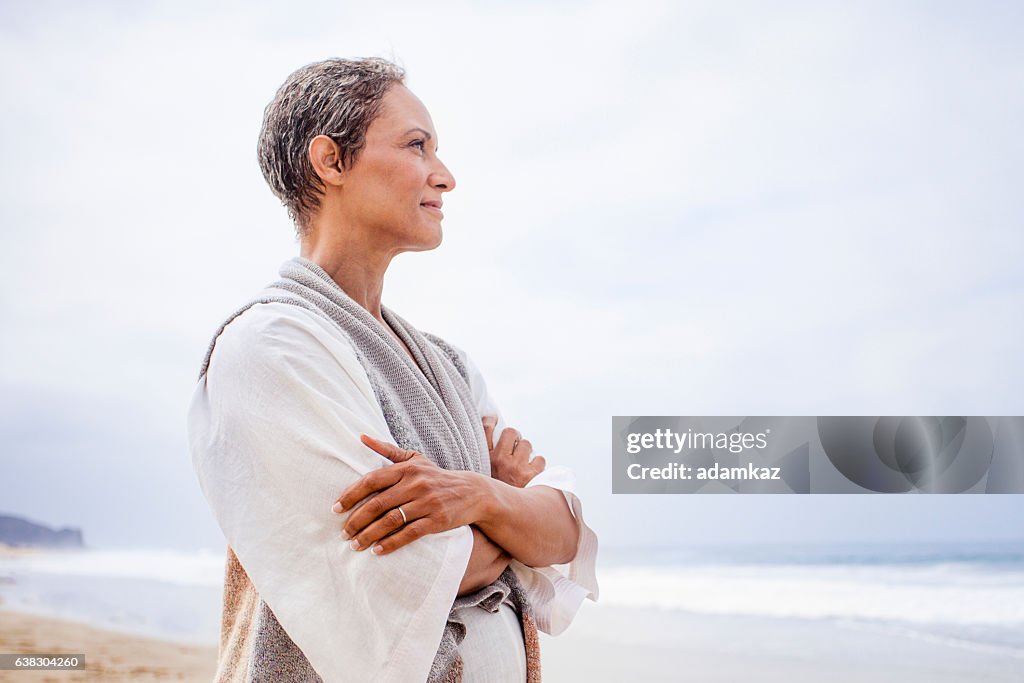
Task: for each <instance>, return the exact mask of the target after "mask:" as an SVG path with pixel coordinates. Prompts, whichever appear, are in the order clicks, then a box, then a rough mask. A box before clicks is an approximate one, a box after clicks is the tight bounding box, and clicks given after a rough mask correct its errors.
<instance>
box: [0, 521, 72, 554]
mask: <svg viewBox="0 0 1024 683" xmlns="http://www.w3.org/2000/svg"><path fill="white" fill-rule="evenodd" d="M0 543H3V544H5V545H9V546H14V547H19V546H21V547H24V546H33V547H40V548H81V547H83V545H84V544H83V543H82V531H81V529H71V528H68V527H65V528H63V529H51V528H50V527H47V526H43V525H42V524H36V523H35V522H30V521H28V520H27V519H22V518H21V517H12V516H10V515H0Z"/></svg>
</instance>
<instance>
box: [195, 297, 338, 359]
mask: <svg viewBox="0 0 1024 683" xmlns="http://www.w3.org/2000/svg"><path fill="white" fill-rule="evenodd" d="M307 352H315V353H324V352H327V353H329V354H331V355H334V356H338V357H339V358H349V357H352V358H354V357H355V349H354V347H353V346H352V343H351V341H350V340H349V339H348V337H347V336H346V335H345V333H344V332H342V330H341V329H340V328H338V327H337V325H334V324H333V323H332V322H331V321H329V320H327V319H325V318H323V317H322V316H321V315H319V314H317V313H313V312H312V311H309V310H306V309H304V308H302V307H301V306H296V305H294V304H288V303H281V302H276V301H275V302H269V303H257V304H253V305H252V306H250V307H249V308H247V309H245V310H244V311H243V312H242V313H240V314H239V315H237V316H235V317H234V318H233V319H232V320H231V321H230V322H229V323H228V324H227V325H226V326H225V327H224V329H223V331H222V332H221V333H220V336H219V337H218V338H217V339H216V344H215V346H214V353H213V357H212V358H211V364H212V363H213V362H214V361H215V360H217V361H219V360H222V359H223V358H224V357H225V356H228V355H236V354H245V355H252V356H254V357H256V358H274V357H276V356H279V355H285V356H288V355H295V354H296V353H307Z"/></svg>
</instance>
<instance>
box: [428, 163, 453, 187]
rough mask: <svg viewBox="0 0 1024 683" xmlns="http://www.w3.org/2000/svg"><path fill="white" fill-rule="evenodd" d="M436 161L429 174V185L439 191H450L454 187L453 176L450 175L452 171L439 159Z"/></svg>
mask: <svg viewBox="0 0 1024 683" xmlns="http://www.w3.org/2000/svg"><path fill="white" fill-rule="evenodd" d="M436 163H437V165H436V167H435V168H434V170H433V172H431V174H430V178H429V182H430V186H431V187H433V188H434V189H435V190H440V191H441V192H451V191H452V190H454V189H455V176H453V175H452V172H451V171H449V170H448V167H447V166H445V165H444V164H443V163H442V162H441V160H440V159H437V162H436Z"/></svg>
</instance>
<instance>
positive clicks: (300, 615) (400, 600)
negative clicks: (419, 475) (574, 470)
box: [188, 303, 598, 682]
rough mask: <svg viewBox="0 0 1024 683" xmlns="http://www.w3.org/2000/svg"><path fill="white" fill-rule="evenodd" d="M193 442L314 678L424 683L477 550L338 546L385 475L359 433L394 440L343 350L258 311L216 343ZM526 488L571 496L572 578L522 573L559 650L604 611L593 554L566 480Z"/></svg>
mask: <svg viewBox="0 0 1024 683" xmlns="http://www.w3.org/2000/svg"><path fill="white" fill-rule="evenodd" d="M459 353H460V356H462V357H463V358H464V360H465V361H466V367H467V370H468V372H469V375H470V387H471V389H472V392H473V396H474V400H476V402H477V407H478V408H479V411H480V413H481V414H482V415H495V416H497V417H498V418H499V420H500V417H501V416H500V414H499V413H498V411H497V406H496V405H495V404H494V402H493V401H492V400H491V398H490V396H489V395H488V393H487V390H486V385H485V383H484V382H483V378H482V377H481V375H480V372H479V370H477V369H476V367H475V366H474V365H473V364H472V363H471V362H470V360H469V359H468V358H466V357H465V354H464V353H462V352H461V351H460V352H459ZM503 426H504V424H503V423H502V422H500V421H499V431H498V432H497V433H500V429H501V428H503ZM188 428H189V442H190V448H191V451H192V457H193V464H194V466H195V469H196V472H197V474H198V476H199V481H200V485H201V486H202V488H203V492H204V494H205V495H206V497H207V500H208V501H209V503H210V506H211V508H212V510H213V513H214V516H215V517H216V519H217V522H218V523H219V524H220V526H221V529H222V530H223V531H224V534H225V537H226V538H227V540H228V544H229V546H230V547H231V548H232V549H233V550H234V552H235V554H236V556H237V558H238V560H239V562H240V564H241V565H242V566H243V567H244V569H245V573H246V574H247V575H248V577H249V579H250V580H251V581H252V584H253V586H254V587H255V589H256V591H257V592H258V593H259V596H260V597H261V598H262V599H263V601H265V602H266V604H267V605H268V606H269V607H270V608H271V609H272V611H273V613H274V616H275V617H276V618H277V621H278V622H279V623H280V625H281V627H282V628H283V629H284V630H285V631H286V633H287V634H288V636H289V637H290V638H291V640H292V641H293V642H294V643H295V644H296V645H297V646H298V647H299V649H301V650H302V653H303V654H304V655H305V656H306V658H307V659H308V661H309V663H310V665H311V666H312V667H313V668H314V669H315V670H316V672H317V673H318V674H319V675H320V676H321V677H322V678H323V679H324V680H325V681H341V680H381V681H403V682H405V681H418V680H425V679H426V677H427V672H428V671H429V670H430V665H431V662H432V661H433V658H434V655H435V653H436V650H437V646H438V643H439V642H440V638H441V635H442V633H443V631H444V628H445V623H446V620H447V617H448V614H449V611H450V609H451V606H452V603H453V602H454V600H455V597H456V593H457V590H458V585H459V583H460V581H461V578H462V575H463V574H464V572H465V567H466V564H467V563H468V559H469V554H470V551H471V549H472V535H471V533H470V532H469V529H468V527H461V528H459V529H453V530H451V531H448V532H445V533H441V534H434V535H430V536H427V537H425V538H422V539H420V540H418V541H416V542H414V543H412V544H410V545H408V546H406V547H404V548H402V549H400V550H399V551H397V552H395V553H392V554H390V555H386V556H383V557H377V556H375V555H373V554H371V553H369V552H366V551H363V552H356V551H353V550H351V549H350V548H349V547H348V544H347V543H345V542H344V541H342V539H341V538H340V537H339V534H338V532H339V529H340V527H341V524H342V523H343V522H344V516H339V515H336V514H334V513H332V512H331V510H330V507H331V504H332V503H333V501H334V500H335V499H336V498H337V496H338V495H339V494H340V492H341V491H342V490H344V488H346V487H347V486H349V485H350V484H352V483H353V482H355V481H356V480H357V479H358V478H360V477H361V476H362V475H364V474H366V473H367V472H369V471H370V470H372V469H375V468H378V467H384V466H387V465H389V464H390V463H389V462H388V461H387V460H385V459H384V458H382V457H381V456H379V455H378V454H376V453H374V452H373V451H372V450H370V449H369V448H367V447H365V446H364V445H363V444H362V443H361V442H360V441H359V434H360V433H365V434H369V435H371V436H373V437H376V438H378V439H382V440H385V441H390V433H389V431H388V427H387V424H386V422H385V419H384V416H383V414H382V413H381V410H380V407H379V404H378V402H377V399H376V397H375V396H374V392H373V389H372V387H371V385H370V381H369V378H368V377H367V376H366V372H365V370H364V369H363V367H362V365H361V364H360V362H359V360H358V359H357V358H356V355H355V351H354V349H353V348H352V346H351V343H350V342H349V341H348V340H347V338H346V337H345V336H344V335H343V334H341V333H340V332H339V331H338V330H337V329H334V327H333V326H332V325H331V324H330V323H329V322H328V321H326V320H324V319H322V318H321V317H319V316H317V315H315V314H313V313H311V312H309V311H306V310H304V309H302V308H300V307H297V306H293V305H289V304H282V303H265V304H256V305H254V306H252V307H251V308H249V309H248V310H247V311H246V312H244V313H243V314H241V315H240V316H238V317H237V318H235V319H234V320H233V321H232V322H231V323H230V324H229V325H228V326H227V327H225V329H224V331H223V333H222V334H221V335H220V337H219V340H218V342H217V346H216V347H215V349H214V352H213V356H212V357H211V362H210V366H209V368H208V370H207V373H206V375H205V377H204V378H203V379H202V380H200V382H199V383H198V385H197V387H196V389H195V392H194V394H193V398H192V402H191V405H190V407H189V415H188ZM530 485H531V486H535V485H547V486H552V487H554V488H558V489H561V490H562V491H563V492H564V493H565V497H566V501H567V502H568V504H569V507H570V509H571V510H572V512H573V514H574V515H575V517H576V519H577V520H578V521H579V523H580V535H579V540H578V549H577V556H576V558H575V559H574V560H573V562H572V563H570V564H569V565H567V566H564V567H559V568H556V567H545V568H537V569H534V568H529V567H525V566H524V565H522V564H520V563H518V562H513V565H512V566H513V570H514V571H515V573H516V576H517V577H518V578H519V579H520V581H521V583H522V585H523V589H524V591H525V592H526V594H527V597H528V598H529V600H530V603H531V605H532V606H533V607H534V612H535V617H536V620H537V627H538V628H539V629H540V630H542V631H544V632H546V633H549V634H553V635H554V634H557V633H560V632H561V631H563V630H564V629H565V628H566V627H567V626H568V624H569V623H570V622H571V620H572V618H573V616H574V615H575V613H576V611H577V610H578V608H579V605H580V603H581V602H582V600H583V599H584V598H585V597H589V598H590V599H592V600H596V599H597V595H598V587H597V581H596V577H595V572H594V564H595V558H596V550H597V539H596V535H595V534H594V532H593V531H592V530H591V529H590V528H589V527H587V526H586V524H585V523H584V522H583V516H582V506H581V503H580V501H579V499H578V498H577V497H576V495H575V494H574V493H573V492H572V488H573V481H572V474H571V472H569V471H568V470H567V469H565V468H559V467H556V466H550V465H549V466H548V468H547V469H546V470H545V472H544V473H542V474H541V475H538V476H537V477H535V478H534V480H533V481H531V482H530ZM222 645H223V642H222ZM224 655H225V653H223V652H222V665H223V664H224V662H223V659H224Z"/></svg>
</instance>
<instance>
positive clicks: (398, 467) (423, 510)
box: [333, 434, 486, 555]
mask: <svg viewBox="0 0 1024 683" xmlns="http://www.w3.org/2000/svg"><path fill="white" fill-rule="evenodd" d="M360 438H361V440H362V442H363V443H364V444H366V445H367V446H369V447H370V448H372V449H373V450H375V451H376V452H378V453H380V454H381V455H383V456H384V457H385V458H387V459H388V460H390V461H392V462H393V463H395V464H394V465H391V466H390V467H384V468H382V469H378V470H374V471H372V472H370V473H368V474H366V475H365V476H364V477H363V478H361V479H360V480H359V481H357V482H356V483H355V484H353V485H352V486H350V487H348V488H347V489H345V492H344V493H342V494H341V497H340V498H338V501H337V503H335V505H334V508H333V509H334V511H335V512H344V511H345V510H350V509H352V508H353V506H355V504H356V503H358V502H359V501H361V500H363V499H364V498H366V497H367V496H369V495H370V494H372V493H375V492H378V491H379V493H377V495H376V496H374V497H372V498H370V499H369V500H367V501H366V502H365V503H364V504H363V505H362V506H360V507H359V508H358V509H356V510H353V511H352V514H351V515H349V518H348V520H346V521H345V524H344V526H343V527H342V537H343V538H346V539H349V538H351V539H352V542H353V546H352V547H353V548H354V549H356V550H365V549H366V548H369V547H370V546H373V552H374V553H375V554H377V555H386V554H387V553H390V552H394V551H395V550H397V549H398V548H401V547H402V546H404V545H407V544H408V543H411V542H412V541H414V540H416V539H417V538H421V537H422V536H424V535H426V534H437V533H440V532H442V531H447V530H449V529H454V528H456V527H460V526H464V525H466V524H472V523H473V522H475V521H476V518H477V516H478V506H479V504H480V502H481V497H482V495H483V490H482V487H481V486H480V485H479V482H478V481H476V480H474V477H476V478H478V479H481V480H483V481H486V480H484V479H482V477H481V475H479V474H476V473H474V472H466V471H461V470H445V469H442V468H440V467H438V466H437V465H435V464H434V463H433V462H431V461H430V460H429V459H427V458H426V457H424V456H423V455H422V454H420V453H417V452H416V451H410V450H405V449H403V448H399V447H398V446H395V445H394V444H389V443H386V442H384V441H378V440H377V439H374V438H372V437H370V436H367V435H366V434H363V435H362V436H361V437H360ZM399 506H401V507H402V510H401V512H400V511H399V510H398V507H399ZM403 512H404V513H405V517H404V518H403V516H402V513H403Z"/></svg>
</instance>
